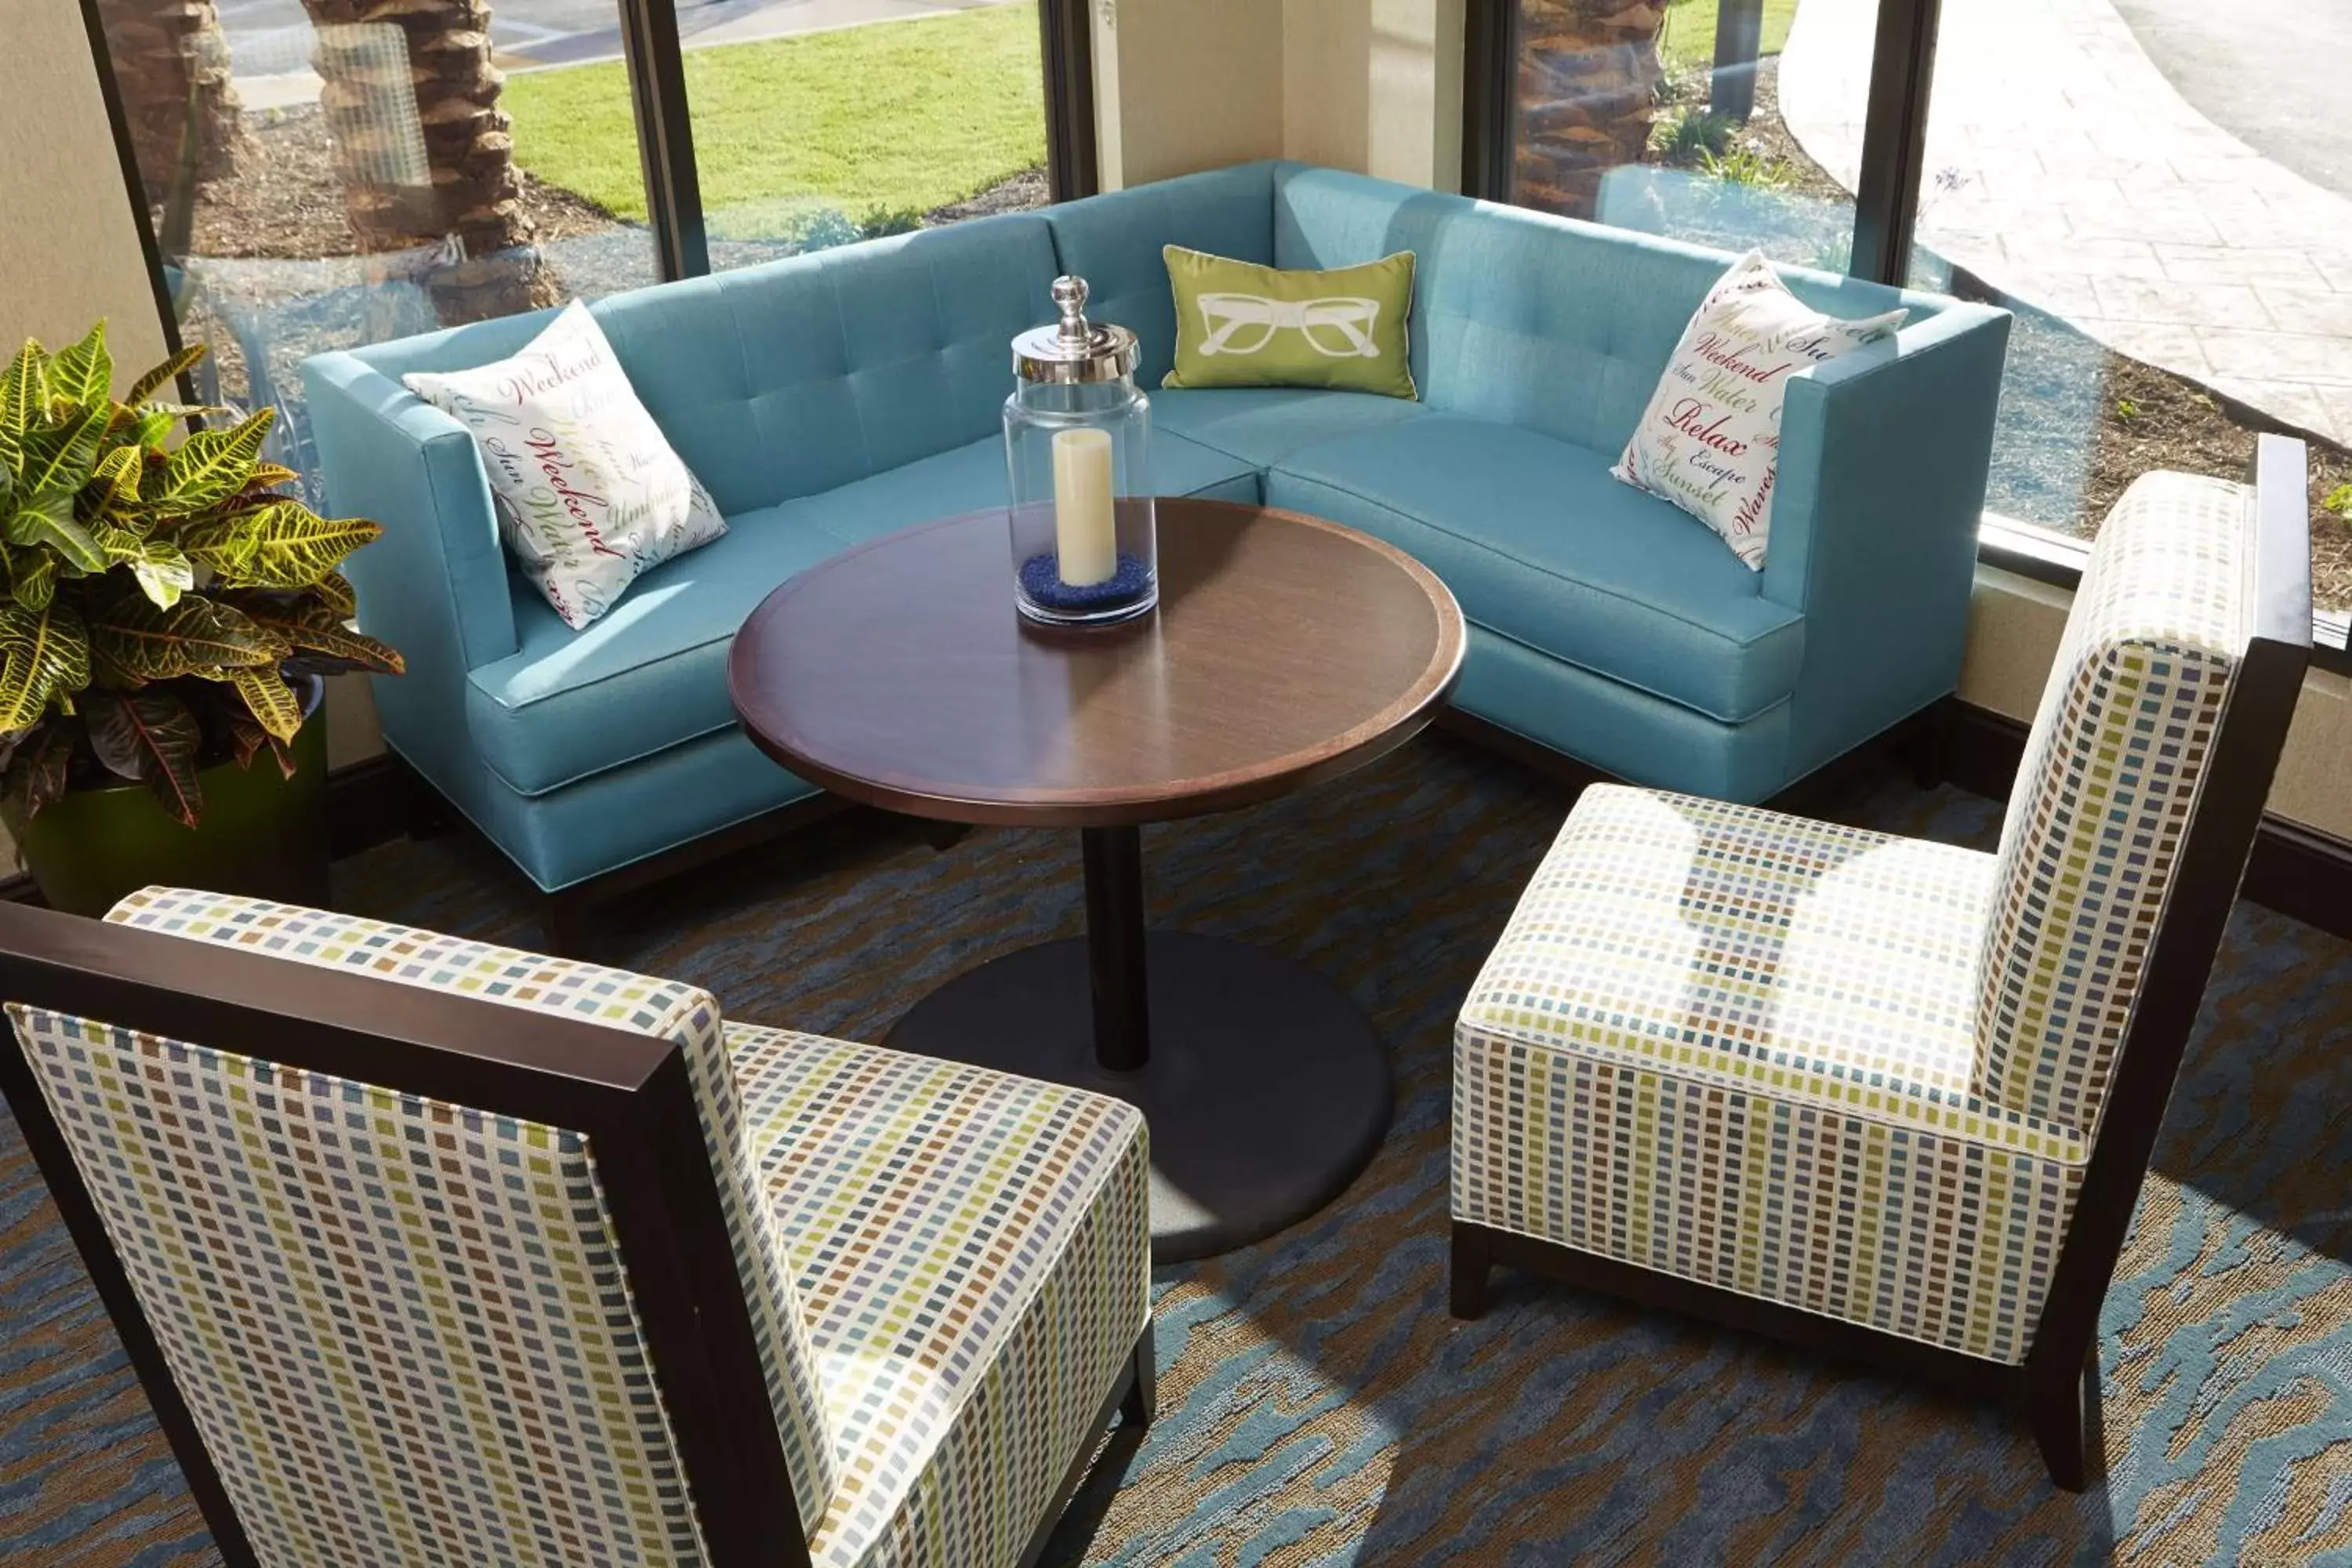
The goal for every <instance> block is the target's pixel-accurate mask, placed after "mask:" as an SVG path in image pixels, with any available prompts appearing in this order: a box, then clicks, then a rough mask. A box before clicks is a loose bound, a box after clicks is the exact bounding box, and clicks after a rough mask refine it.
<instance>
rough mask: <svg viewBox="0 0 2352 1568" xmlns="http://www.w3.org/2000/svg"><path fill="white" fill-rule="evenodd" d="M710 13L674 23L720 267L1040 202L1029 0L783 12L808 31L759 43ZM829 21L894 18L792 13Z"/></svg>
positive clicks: (779, 14) (783, 19)
mask: <svg viewBox="0 0 2352 1568" xmlns="http://www.w3.org/2000/svg"><path fill="white" fill-rule="evenodd" d="M703 9H705V8H702V7H697V8H694V9H692V10H689V9H688V7H687V6H686V5H680V7H679V14H678V21H679V27H680V30H681V32H682V33H683V34H684V43H685V57H686V61H685V63H686V97H687V103H688V108H689V111H690V120H691V123H692V126H693V132H694V152H695V163H696V167H697V172H698V178H699V184H700V186H701V195H702V212H703V222H704V226H705V228H706V230H707V232H708V235H709V249H710V264H711V266H712V268H715V269H721V270H723V269H725V268H730V267H740V266H745V265H748V264H751V263H753V262H758V261H764V260H767V259H769V258H772V257H775V256H779V255H791V254H793V252H795V251H799V250H803V249H815V248H820V247H824V246H829V245H838V244H842V243H844V242H845V241H848V240H853V239H863V238H867V237H873V236H876V235H883V234H895V233H899V232H901V231H904V230H907V229H911V228H920V227H924V226H929V225H935V224H940V223H951V222H954V221H956V220H958V219H960V218H965V217H976V216H982V215H984V214H988V213H996V212H1012V211H1017V210H1020V209H1022V208H1026V207H1037V206H1043V205H1045V201H1046V179H1045V68H1044V63H1043V61H1042V59H1041V58H1040V55H1039V42H1040V40H1039V33H1038V18H1037V5H1036V0H978V3H969V4H966V5H962V6H961V7H958V8H947V7H938V6H918V7H904V6H898V5H891V6H854V7H828V6H812V7H808V8H807V9H806V11H805V12H803V8H802V7H799V6H780V7H775V8H773V9H772V10H770V11H768V12H766V13H763V14H762V15H764V16H768V17H770V18H772V22H771V24H770V25H771V26H777V27H779V28H793V27H799V26H811V30H808V31H779V32H777V33H776V34H775V35H774V36H771V37H742V36H741V29H740V27H739V26H734V25H711V26H703V25H699V14H700V13H701V11H702V10H703ZM708 9H709V11H711V12H713V13H719V14H723V12H722V8H720V7H716V6H713V7H709V8H708ZM728 9H731V8H728ZM910 9H911V10H916V11H926V10H928V11H933V12H935V14H933V15H928V16H927V15H915V16H900V15H898V14H899V13H901V12H903V11H906V10H910ZM835 14H847V15H853V16H873V15H877V14H879V15H882V16H887V17H888V18H889V19H887V20H867V21H857V22H855V23H852V24H851V25H848V26H839V25H835V26H812V25H811V24H807V23H803V22H802V21H801V20H800V17H801V16H803V15H806V16H814V17H817V18H824V17H826V16H833V15H835Z"/></svg>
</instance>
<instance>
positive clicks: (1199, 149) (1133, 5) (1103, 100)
mask: <svg viewBox="0 0 2352 1568" xmlns="http://www.w3.org/2000/svg"><path fill="white" fill-rule="evenodd" d="M1094 23H1095V40H1094V42H1095V121H1096V125H1097V129H1098V131H1099V133H1100V136H1101V163H1102V184H1103V188H1104V189H1105V190H1113V191H1116V190H1123V189H1125V188H1126V187H1128V186H1129V185H1141V184H1150V182H1152V181H1153V180H1164V179H1167V178H1169V177H1170V176H1171V175H1175V174H1191V173H1192V172H1193V171H1194V170H1197V169H1213V168H1216V167H1218V166H1220V165H1222V164H1225V163H1244V162H1246V161H1248V160H1249V159H1252V158H1266V157H1273V156H1275V155H1276V154H1278V153H1280V152H1281V151H1282V100H1283V82H1282V31H1283V3H1282V0H1094Z"/></svg>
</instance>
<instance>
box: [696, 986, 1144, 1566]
mask: <svg viewBox="0 0 2352 1568" xmlns="http://www.w3.org/2000/svg"><path fill="white" fill-rule="evenodd" d="M726 1029H727V1040H728V1048H729V1053H730V1058H732V1061H733V1065H734V1069H735V1075H736V1080H737V1083H738V1085H739V1086H740V1090H741V1093H742V1097H743V1104H744V1113H745V1117H746V1120H747V1125H748V1126H749V1128H750V1130H751V1136H752V1138H753V1140H754V1141H755V1142H757V1143H758V1144H760V1145H761V1146H762V1147H764V1149H765V1150H766V1153H765V1155H764V1158H763V1169H764V1170H765V1172H766V1175H767V1180H768V1190H769V1193H770V1195H771V1199H772V1212H773V1214H774V1216H775V1219H776V1223H777V1227H778V1229H779V1231H780V1232H781V1233H782V1235H783V1237H785V1238H786V1243H785V1244H786V1246H787V1247H788V1248H789V1249H790V1250H791V1252H792V1254H793V1259H794V1261H795V1262H796V1264H797V1265H798V1266H799V1268H800V1278H799V1285H800V1289H801V1290H802V1291H803V1295H802V1298H801V1299H802V1300H803V1303H804V1304H805V1307H806V1310H807V1313H808V1326H809V1336H810V1341H811V1342H812V1344H813V1345H814V1348H815V1354H816V1362H817V1369H818V1375H819V1377H820V1379H821V1381H822V1382H823V1384H824V1399H825V1413H826V1418H827V1421H828V1423H829V1424H830V1426H831V1427H832V1429H833V1432H834V1434H835V1454H836V1456H837V1457H838V1458H839V1461H840V1466H841V1473H842V1480H841V1485H840V1489H838V1490H837V1491H836V1492H835V1495H834V1500H833V1506H832V1509H831V1510H830V1511H829V1512H828V1513H827V1514H826V1516H825V1519H824V1523H823V1524H822V1526H821V1527H820V1528H819V1529H818V1530H817V1531H816V1532H815V1534H814V1536H813V1537H812V1539H811V1541H810V1555H811V1556H812V1558H813V1559H814V1561H815V1562H816V1563H819V1564H821V1565H823V1568H852V1565H856V1568H866V1565H869V1564H886V1563H887V1564H898V1563H916V1562H920V1563H974V1564H978V1563H1011V1562H1013V1561H1014V1560H1016V1558H1017V1557H1018V1556H1019V1554H1020V1552H1021V1550H1022V1548H1023V1547H1024V1545H1025V1544H1026V1543H1027V1542H1028V1541H1029V1539H1030V1537H1031V1535H1032V1533H1033V1532H1034V1531H1035V1530H1036V1528H1037V1526H1038V1524H1039V1523H1040V1522H1041V1521H1043V1520H1044V1519H1045V1515H1046V1511H1047V1510H1048V1509H1049V1508H1051V1507H1052V1505H1053V1503H1054V1497H1055V1489H1057V1487H1058V1486H1059V1484H1060V1482H1061V1479H1062V1478H1063V1476H1064V1475H1065V1474H1066V1472H1067V1471H1068V1470H1069V1468H1070V1466H1071V1464H1072V1463H1073V1462H1074V1461H1075V1460H1076V1458H1077V1457H1078V1455H1079V1452H1080V1449H1081V1448H1082V1447H1083V1446H1084V1445H1085V1444H1086V1442H1087V1440H1088V1438H1089V1436H1090V1435H1091V1432H1092V1426H1093V1422H1094V1420H1095V1418H1096V1416H1097V1415H1099V1414H1100V1412H1101V1407H1102V1404H1103V1401H1104V1400H1105V1399H1106V1398H1107V1397H1108V1394H1109V1393H1110V1391H1111V1388H1112V1386H1113V1384H1114V1383H1115V1381H1116V1379H1117V1378H1118V1373H1119V1370H1120V1368H1121V1366H1122V1364H1123V1363H1125V1361H1126V1360H1127V1358H1128V1356H1129V1354H1130V1353H1131V1352H1133V1350H1134V1348H1135V1343H1136V1341H1137V1339H1138V1337H1139V1335H1140V1334H1141V1333H1142V1331H1143V1326H1144V1324H1145V1322H1146V1321H1148V1320H1149V1318H1150V1310H1151V1304H1150V1264H1151V1237H1150V1213H1149V1200H1148V1196H1147V1192H1148V1188H1147V1181H1148V1174H1149V1171H1150V1156H1149V1152H1148V1151H1147V1148H1146V1144H1145V1136H1144V1128H1143V1117H1142V1115H1141V1113H1140V1112H1139V1111H1137V1110H1135V1109H1134V1108H1133V1107H1132V1106H1129V1105H1128V1104H1126V1103H1125V1102H1124V1101H1121V1100H1112V1099H1109V1098H1108V1097H1106V1096H1102V1095H1096V1094H1089V1093H1087V1092H1086V1091H1085V1090H1082V1089H1066V1088H1063V1087H1061V1086H1059V1085H1056V1084H1048V1083H1040V1082H1037V1081H1035V1080H1034V1079H1022V1078H1013V1077H1011V1076H1009V1075H1006V1074H1003V1073H996V1072H991V1071H988V1070H987V1069H985V1068H974V1067H966V1066H963V1065H961V1064H959V1063H953V1062H944V1061H937V1060H933V1059H931V1058H925V1057H913V1056H908V1055H905V1054H903V1053H901V1052H898V1051H890V1050H884V1049H880V1048H878V1047H870V1046H859V1045H851V1044H848V1043H846V1042H845V1041H841V1040H830V1039H822V1038H819V1037H814V1036H810V1035H799V1034H793V1033H790V1032H788V1031H785V1030H782V1029H770V1028H761V1027H758V1026H746V1025H740V1024H729V1025H728V1026H726Z"/></svg>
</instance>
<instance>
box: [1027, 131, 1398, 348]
mask: <svg viewBox="0 0 2352 1568" xmlns="http://www.w3.org/2000/svg"><path fill="white" fill-rule="evenodd" d="M1273 192H1274V165H1273V164H1271V163H1241V164H1236V165H1235V166H1234V167H1233V168H1230V169H1212V170H1210V171H1208V172H1207V173H1205V174H1186V175H1184V176H1183V177H1181V178H1180V179H1174V180H1160V181H1157V182H1155V183H1153V184H1148V185H1137V186H1135V187H1134V188H1133V189H1131V190H1125V191H1117V192H1113V193H1112V194H1110V195H1101V196H1090V197H1088V198H1087V200H1085V201H1082V202H1068V203H1065V204H1063V205H1059V206H1051V207H1047V208H1046V209H1045V224H1046V226H1048V227H1049V228H1051V229H1052V230H1053V235H1054V249H1055V255H1056V256H1057V257H1058V258H1060V260H1061V267H1062V270H1063V271H1065V272H1075V273H1077V274H1078V275H1079V276H1081V277H1083V278H1084V279H1086V280H1087V287H1088V289H1090V290H1091V292H1089V293H1088V295H1087V315H1088V316H1090V317H1092V318H1093V319H1094V320H1096V321H1112V322H1116V323H1117V324H1118V325H1119V326H1122V327H1125V328H1127V329H1128V330H1129V331H1132V332H1133V333H1135V335H1136V337H1137V338H1138V339H1139V349H1140V351H1141V353H1140V357H1139V362H1138V363H1137V365H1136V371H1135V381H1136V384H1137V385H1139V386H1153V387H1156V386H1158V385H1159V384H1160V382H1161V380H1163V379H1164V378H1165V377H1166V376H1167V374H1168V369H1169V366H1170V364H1171V363H1173V356H1174V353H1175V349H1176V301H1175V297H1174V295H1173V294H1171V292H1170V290H1169V287H1168V263H1167V262H1166V261H1165V260H1163V259H1162V258H1161V257H1160V247H1161V246H1163V245H1169V244H1175V245H1183V246H1190V247H1192V248H1193V249H1194V250H1206V251H1212V252H1213V253H1215V254H1216V255H1219V256H1231V257H1235V258H1239V259H1241V260H1244V261H1255V262H1258V263H1260V264H1261V265H1265V266H1272V265H1273V264H1274V229H1273V221H1274V195H1273ZM1361 259H1363V260H1366V261H1370V260H1373V259H1375V258H1372V257H1369V256H1368V257H1364V258H1361ZM1037 319H1038V321H1045V319H1046V318H1045V317H1044V316H1040V317H1038V318H1037Z"/></svg>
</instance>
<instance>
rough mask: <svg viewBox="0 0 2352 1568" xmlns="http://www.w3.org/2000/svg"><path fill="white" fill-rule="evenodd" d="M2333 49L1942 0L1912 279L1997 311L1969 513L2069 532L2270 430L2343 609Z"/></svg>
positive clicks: (2223, 30)
mask: <svg viewBox="0 0 2352 1568" xmlns="http://www.w3.org/2000/svg"><path fill="white" fill-rule="evenodd" d="M2347 37H2352V34H2347ZM1825 44H1826V45H1828V46H1829V47H1836V48H1838V49H1841V50H1843V52H1845V53H1847V54H1849V55H1857V56H1864V57H1866V55H1867V52H1868V49H1869V38H1868V37H1867V32H1866V29H1864V32H1863V33H1862V34H1861V35H1860V36H1850V37H1844V38H1843V39H1838V40H1825ZM2282 46H2288V47H2282ZM2337 68H2338V62H2337V60H2336V57H2335V56H2334V55H2333V54H2332V52H2331V51H2330V50H2328V49H2327V48H2326V47H2325V44H2324V42H2322V41H2314V42H2313V43H2312V46H2311V47H2304V48H2296V47H2291V45H2290V44H2289V40H2287V39H2285V38H2282V37H2275V36H2273V33H2272V32H2270V31H2266V30H2265V29H2263V27H2262V26H2260V24H2259V22H2258V20H2257V19H2256V18H2255V17H2254V16H2252V15H2251V14H2250V13H2248V12H2247V11H2246V10H2245V9H2244V8H2243V7H2231V6H2227V5H2189V4H2183V3H2181V0H2122V3H2121V4H2119V5H2116V6H2113V7H2110V6H2108V5H2098V6H2095V7H2091V8H2088V9H2082V8H2074V7H2060V6H2037V5H1963V4H1957V3H1955V4H1950V5H1945V6H1944V7H1943V14H1942V19H1941V22H1940V30H1939V36H1938V37H1937V49H1936V76H1935V81H1934V84H1933V88H1932V91H1931V94H1930V100H1929V111H1928V119H1927V150H1926V163H1925V179H1924V181H1923V189H1922V193H1921V195H1920V198H1919V205H1918V225H1917V230H1916V236H1917V237H1916V244H1915V247H1914V249H1913V252H1912V265H1911V276H1912V280H1913V281H1914V283H1915V284H1916V285H1918V286H1920V287H1924V288H1931V289H1948V290H1949V291H1951V292H1953V293H1956V294H1959V295H1961V296H1963V297H1965V298H1970V299H1979V300H1991V301H1993V302H1996V303H1999V304H2002V305H2006V306H2008V307H2009V308H2010V309H2011V310H2014V311H2015V312H2016V316H2017V320H2016V324H2015V326H2014V328H2013V329H2012V335H2011V341H2010V351H2009V367H2008V373H2007V376H2006V379H2005V381H2004V383H2003V386H2002V398H2001V409H2000V426H1999V430H1998V434H1997V436H1996V439H1995V449H1994V454H1993V464H1992V478H1991V488H1990V494H1989V496H1988V498H1987V503H1986V504H1987V507H1988V509H1989V510H1993V511H1996V512H2000V513H2003V514H2006V515H2008V516H2011V517H2014V518H2018V519H2021V520H2023V521H2029V522H2033V523H2038V524H2041V525H2042V526H2044V527H2047V528H2052V529H2055V530H2059V531H2063V532H2066V533H2070V534H2075V535H2080V536H2084V537H2088V536H2089V535H2090V534H2091V533H2092V532H2093V531H2095V529H2096V527H2097V524H2098V521H2099V520H2100V519H2101V518H2103V517H2104V516H2105V514H2106V510H2107V509H2108V507H2109V506H2110V505H2112V504H2113V503H2114V500H2115V499H2116V496H2118V495H2119V494H2121V493H2122V491H2123V489H2125V487H2126V486H2127V485H2128V484H2129V483H2130V482H2131V480H2132V479H2134V478H2135V477H2137V475H2139V474H2141V473H2144V472H2146V471H2147V470H2148V469H2151V468H2179V469H2186V470H2189V471H2192V472H2199V473H2212V474H2220V475H2223V476H2226V477H2230V478H2242V477H2243V476H2244V474H2245V472H2246V467H2247V464H2248V462H2249V461H2250V460H2251V458H2252V451H2253V444H2254V433H2255V432H2256V431H2257V430H2260V429H2265V428H2278V427H2281V426H2286V427H2291V428H2294V429H2296V430H2299V431H2302V432H2305V433H2307V434H2308V435H2309V436H2310V437H2313V439H2311V440H2310V442H2309V451H2310V460H2311V471H2312V476H2313V486H2312V500H2313V503H2314V511H2313V524H2312V532H2313V582H2312V587H2313V597H2314V600H2315V603H2316V604H2317V605H2318V606H2319V607H2320V608H2321V609H2323V610H2334V611H2337V612H2342V611H2345V610H2347V609H2352V455H2347V452H2346V450H2345V447H2344V445H2343V443H2344V442H2345V441H2346V440H2347V438H2352V139H2347V138H2346V137H2345V136H2344V135H2343V133H2342V132H2340V131H2330V130H2328V129H2327V128H2326V127H2323V126H2321V125H2319V124H2317V123H2316V122H2315V121H2313V120H2311V119H2310V118H2309V113H2310V106H2311V105H2312V104H2314V103H2317V102H2323V101H2326V98H2324V97H2323V96H2320V95H2323V94H2326V93H2329V92H2331V91H2332V89H2333V87H2334V83H2335V79H2336V74H2337Z"/></svg>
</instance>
